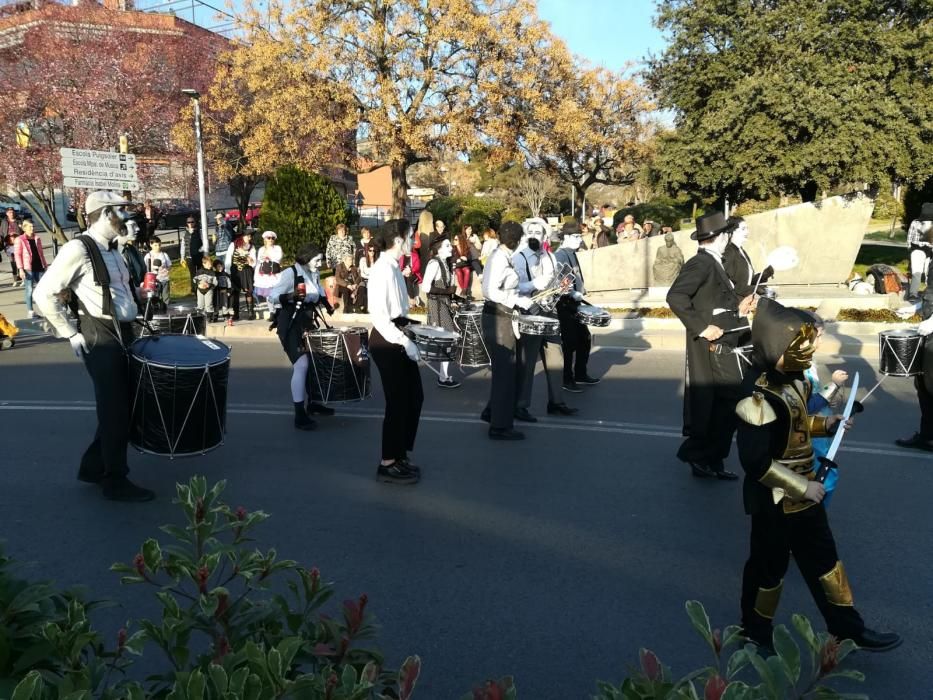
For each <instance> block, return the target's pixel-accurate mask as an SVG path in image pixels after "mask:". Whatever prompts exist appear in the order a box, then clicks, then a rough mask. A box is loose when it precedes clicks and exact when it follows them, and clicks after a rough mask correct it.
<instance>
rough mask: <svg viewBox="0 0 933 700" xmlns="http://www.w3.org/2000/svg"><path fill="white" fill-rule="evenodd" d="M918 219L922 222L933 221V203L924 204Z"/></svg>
mask: <svg viewBox="0 0 933 700" xmlns="http://www.w3.org/2000/svg"><path fill="white" fill-rule="evenodd" d="M917 218H918V219H920V220H921V221H933V202H924V203H923V205H922V206H921V207H920V216H918V217H917Z"/></svg>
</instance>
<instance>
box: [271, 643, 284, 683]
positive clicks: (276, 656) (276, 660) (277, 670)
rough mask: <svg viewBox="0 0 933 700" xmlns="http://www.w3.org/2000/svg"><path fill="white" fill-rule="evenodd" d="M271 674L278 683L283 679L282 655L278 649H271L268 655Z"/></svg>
mask: <svg viewBox="0 0 933 700" xmlns="http://www.w3.org/2000/svg"><path fill="white" fill-rule="evenodd" d="M268 660H269V673H270V674H271V676H272V678H273V679H274V680H275V681H276V682H278V681H279V679H281V678H282V655H281V654H280V653H279V650H278V649H270V650H269V654H268Z"/></svg>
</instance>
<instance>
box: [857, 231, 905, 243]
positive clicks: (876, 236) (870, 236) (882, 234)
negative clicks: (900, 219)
mask: <svg viewBox="0 0 933 700" xmlns="http://www.w3.org/2000/svg"><path fill="white" fill-rule="evenodd" d="M865 240H866V241H882V242H884V243H889V242H890V243H903V244H904V245H907V231H905V230H904V229H902V228H896V229H894V235H893V236H892V235H891V232H890V231H888V230H887V229H885V230H883V231H872V232H871V233H866V234H865Z"/></svg>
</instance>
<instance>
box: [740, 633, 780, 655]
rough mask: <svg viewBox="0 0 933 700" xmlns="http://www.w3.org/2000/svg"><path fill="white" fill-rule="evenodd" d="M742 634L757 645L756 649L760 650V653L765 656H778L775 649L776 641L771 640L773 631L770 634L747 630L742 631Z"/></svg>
mask: <svg viewBox="0 0 933 700" xmlns="http://www.w3.org/2000/svg"><path fill="white" fill-rule="evenodd" d="M742 634H744V635H745V638H746V639H747V640H748V641H749V642H751V643H752V644H754V645H755V647H756V649H755V651H756V652H758V655H759V656H761V657H764V658H768V657H769V656H776V653H775V651H774V642H772V641H771V638H772V633H770V632H769V633H768V634H763V633H762V634H749V633H748V632H747V631H746V630H743V631H742Z"/></svg>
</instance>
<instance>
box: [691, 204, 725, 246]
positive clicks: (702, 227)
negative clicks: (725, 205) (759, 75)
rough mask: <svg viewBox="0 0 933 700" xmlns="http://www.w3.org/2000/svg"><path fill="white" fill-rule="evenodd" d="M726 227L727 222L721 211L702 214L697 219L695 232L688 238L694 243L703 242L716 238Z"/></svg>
mask: <svg viewBox="0 0 933 700" xmlns="http://www.w3.org/2000/svg"><path fill="white" fill-rule="evenodd" d="M728 226H729V222H728V221H727V220H726V216H725V214H723V213H722V212H721V211H714V212H713V213H712V214H704V215H703V216H701V217H700V218H698V219H697V230H696V231H694V232H693V233H691V234H690V238H692V239H693V240H695V241H705V240H706V239H708V238H713V237H714V236H718V235H719V234H720V233H722V232H723V231H724V230H725V229H726V228H728Z"/></svg>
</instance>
